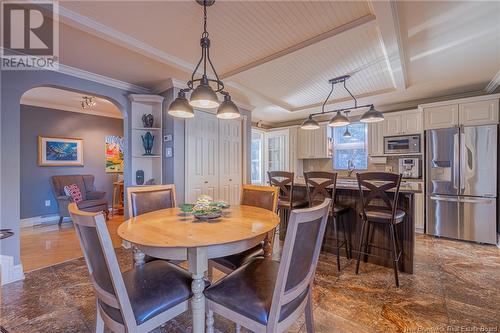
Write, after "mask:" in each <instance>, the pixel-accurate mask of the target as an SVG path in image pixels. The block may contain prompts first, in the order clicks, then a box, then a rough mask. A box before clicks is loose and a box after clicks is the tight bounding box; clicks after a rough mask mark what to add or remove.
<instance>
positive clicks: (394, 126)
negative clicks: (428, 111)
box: [383, 110, 422, 136]
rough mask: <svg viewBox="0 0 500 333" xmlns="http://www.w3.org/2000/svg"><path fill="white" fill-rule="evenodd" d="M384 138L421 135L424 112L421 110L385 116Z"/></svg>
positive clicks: (392, 113)
mask: <svg viewBox="0 0 500 333" xmlns="http://www.w3.org/2000/svg"><path fill="white" fill-rule="evenodd" d="M383 123H384V136H396V135H408V134H420V133H421V132H422V112H421V111H419V110H411V111H401V112H391V113H387V114H384V122H383Z"/></svg>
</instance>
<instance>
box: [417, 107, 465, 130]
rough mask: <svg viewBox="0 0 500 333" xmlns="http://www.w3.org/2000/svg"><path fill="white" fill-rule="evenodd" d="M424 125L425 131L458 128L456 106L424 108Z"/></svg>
mask: <svg viewBox="0 0 500 333" xmlns="http://www.w3.org/2000/svg"><path fill="white" fill-rule="evenodd" d="M424 124H425V126H424V127H425V129H426V130H428V129H436V128H448V127H454V126H458V104H450V105H442V106H432V107H425V108H424Z"/></svg>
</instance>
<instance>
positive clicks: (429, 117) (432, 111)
mask: <svg viewBox="0 0 500 333" xmlns="http://www.w3.org/2000/svg"><path fill="white" fill-rule="evenodd" d="M492 97H493V98H492ZM420 108H421V109H423V110H424V119H425V129H426V130H427V129H436V128H448V127H456V126H475V125H489V124H498V121H499V119H498V118H499V115H498V113H499V109H498V95H496V96H491V95H490V96H478V97H471V98H464V99H460V100H453V101H448V102H438V103H434V104H433V103H431V104H425V105H421V106H420Z"/></svg>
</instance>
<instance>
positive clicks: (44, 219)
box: [20, 214, 71, 228]
mask: <svg viewBox="0 0 500 333" xmlns="http://www.w3.org/2000/svg"><path fill="white" fill-rule="evenodd" d="M54 221H59V215H57V214H52V215H42V216H34V217H28V218H26V219H21V224H20V228H30V227H34V226H37V225H42V224H48V223H51V222H54ZM67 221H71V217H65V218H64V219H63V222H67Z"/></svg>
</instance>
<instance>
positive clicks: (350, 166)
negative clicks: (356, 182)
mask: <svg viewBox="0 0 500 333" xmlns="http://www.w3.org/2000/svg"><path fill="white" fill-rule="evenodd" d="M354 169H356V166H355V165H354V162H353V161H352V160H349V161H347V177H351V176H352V172H353V171H354Z"/></svg>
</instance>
